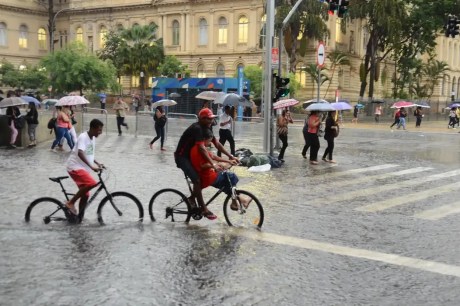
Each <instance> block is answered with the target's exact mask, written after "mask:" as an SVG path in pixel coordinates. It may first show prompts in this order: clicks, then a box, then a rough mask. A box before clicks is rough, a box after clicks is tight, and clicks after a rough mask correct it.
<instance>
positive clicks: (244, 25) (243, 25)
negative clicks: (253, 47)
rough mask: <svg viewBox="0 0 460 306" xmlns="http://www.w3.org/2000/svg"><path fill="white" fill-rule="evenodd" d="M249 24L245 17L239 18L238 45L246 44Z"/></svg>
mask: <svg viewBox="0 0 460 306" xmlns="http://www.w3.org/2000/svg"><path fill="white" fill-rule="evenodd" d="M248 30H249V22H248V18H247V17H246V16H241V17H240V19H239V20H238V43H244V44H245V43H247V42H248Z"/></svg>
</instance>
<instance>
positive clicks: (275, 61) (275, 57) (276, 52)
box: [272, 48, 280, 66]
mask: <svg viewBox="0 0 460 306" xmlns="http://www.w3.org/2000/svg"><path fill="white" fill-rule="evenodd" d="M279 55H280V54H279V49H278V48H272V65H273V66H276V65H279V63H280V61H279V59H280V57H279Z"/></svg>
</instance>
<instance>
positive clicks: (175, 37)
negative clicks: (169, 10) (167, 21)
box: [172, 20, 180, 46]
mask: <svg viewBox="0 0 460 306" xmlns="http://www.w3.org/2000/svg"><path fill="white" fill-rule="evenodd" d="M179 39H180V24H179V21H177V20H174V21H173V23H172V44H173V46H178V45H179Z"/></svg>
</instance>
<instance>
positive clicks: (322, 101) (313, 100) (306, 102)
mask: <svg viewBox="0 0 460 306" xmlns="http://www.w3.org/2000/svg"><path fill="white" fill-rule="evenodd" d="M308 103H329V102H328V101H326V100H324V99H319V101H318V99H311V100H308V101H305V102H303V104H308Z"/></svg>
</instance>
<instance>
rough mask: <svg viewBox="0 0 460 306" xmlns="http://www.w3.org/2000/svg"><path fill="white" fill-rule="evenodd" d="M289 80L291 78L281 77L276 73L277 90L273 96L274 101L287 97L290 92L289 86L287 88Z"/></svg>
mask: <svg viewBox="0 0 460 306" xmlns="http://www.w3.org/2000/svg"><path fill="white" fill-rule="evenodd" d="M289 81H290V79H289V78H280V77H279V76H276V75H275V83H276V91H275V96H274V97H273V102H276V101H278V100H279V98H283V97H286V96H287V95H288V94H289V88H286V86H287V85H288V84H289Z"/></svg>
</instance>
